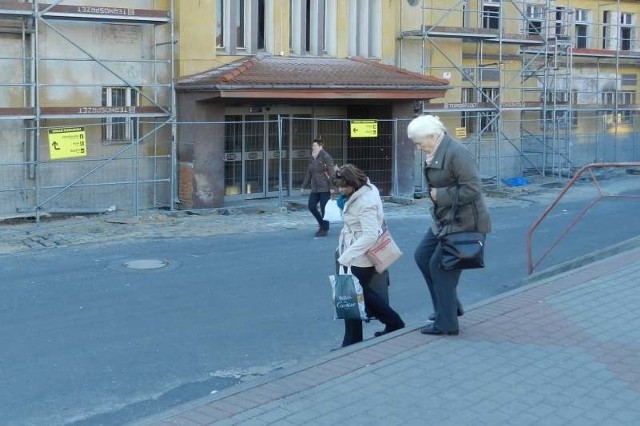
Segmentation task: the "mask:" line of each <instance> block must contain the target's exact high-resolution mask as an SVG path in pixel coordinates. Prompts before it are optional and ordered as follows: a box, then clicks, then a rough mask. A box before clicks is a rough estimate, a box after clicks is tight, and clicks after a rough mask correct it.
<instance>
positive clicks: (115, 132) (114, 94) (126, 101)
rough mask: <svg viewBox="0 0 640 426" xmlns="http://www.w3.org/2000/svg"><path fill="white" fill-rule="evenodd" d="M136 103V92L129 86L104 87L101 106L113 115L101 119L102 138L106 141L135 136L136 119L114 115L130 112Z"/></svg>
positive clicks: (123, 139)
mask: <svg viewBox="0 0 640 426" xmlns="http://www.w3.org/2000/svg"><path fill="white" fill-rule="evenodd" d="M137 105H138V92H137V91H136V90H134V89H133V88H131V87H104V88H103V89H102V106H103V107H106V108H107V112H108V113H109V114H113V115H114V116H113V117H111V116H109V117H107V118H105V119H103V126H102V128H103V135H102V138H103V139H104V140H105V141H108V142H117V141H123V142H126V141H131V140H133V139H135V138H136V137H137V132H136V127H135V126H136V120H135V118H132V117H126V116H125V117H122V116H116V115H117V114H130V113H131V112H133V111H134V110H135V108H134V107H136V106H137Z"/></svg>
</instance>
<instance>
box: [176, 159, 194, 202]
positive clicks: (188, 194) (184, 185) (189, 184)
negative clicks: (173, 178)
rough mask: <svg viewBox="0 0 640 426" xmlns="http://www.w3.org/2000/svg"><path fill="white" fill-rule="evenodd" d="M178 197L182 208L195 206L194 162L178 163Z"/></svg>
mask: <svg viewBox="0 0 640 426" xmlns="http://www.w3.org/2000/svg"><path fill="white" fill-rule="evenodd" d="M178 198H179V199H180V209H181V210H185V209H190V208H193V163H179V164H178Z"/></svg>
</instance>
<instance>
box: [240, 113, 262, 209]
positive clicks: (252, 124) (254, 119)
mask: <svg viewBox="0 0 640 426" xmlns="http://www.w3.org/2000/svg"><path fill="white" fill-rule="evenodd" d="M264 139H265V123H264V116H263V115H262V114H260V115H245V117H244V176H245V186H244V189H245V191H244V193H245V194H246V195H247V198H263V197H264V192H265V180H264V179H265V161H264V157H265V155H264V151H265V143H264Z"/></svg>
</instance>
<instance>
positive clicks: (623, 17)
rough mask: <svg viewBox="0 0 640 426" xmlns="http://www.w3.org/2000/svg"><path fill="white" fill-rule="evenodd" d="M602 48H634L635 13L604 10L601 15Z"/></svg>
mask: <svg viewBox="0 0 640 426" xmlns="http://www.w3.org/2000/svg"><path fill="white" fill-rule="evenodd" d="M602 24H603V26H602V48H603V49H609V50H634V49H635V48H636V28H635V15H634V14H631V13H620V14H618V13H617V12H611V11H608V10H607V11H604V12H603V16H602Z"/></svg>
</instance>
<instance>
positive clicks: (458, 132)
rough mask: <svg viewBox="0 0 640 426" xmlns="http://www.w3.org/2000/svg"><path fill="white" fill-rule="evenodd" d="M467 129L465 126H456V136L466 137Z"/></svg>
mask: <svg viewBox="0 0 640 426" xmlns="http://www.w3.org/2000/svg"><path fill="white" fill-rule="evenodd" d="M466 137H467V129H466V128H465V127H456V138H466Z"/></svg>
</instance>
